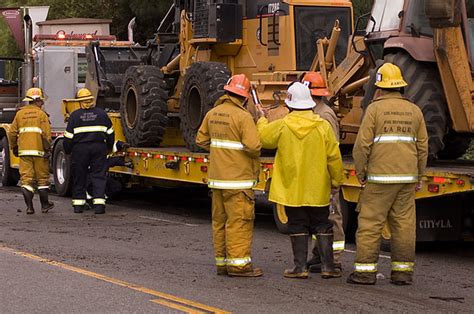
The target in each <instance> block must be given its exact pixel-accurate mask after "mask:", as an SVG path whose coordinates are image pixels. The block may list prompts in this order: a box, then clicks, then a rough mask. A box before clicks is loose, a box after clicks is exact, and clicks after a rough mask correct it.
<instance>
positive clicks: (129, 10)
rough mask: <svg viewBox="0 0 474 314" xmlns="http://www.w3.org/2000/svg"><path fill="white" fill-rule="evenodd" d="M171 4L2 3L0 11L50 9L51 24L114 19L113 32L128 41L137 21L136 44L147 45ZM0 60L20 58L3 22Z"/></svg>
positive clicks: (135, 0)
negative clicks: (76, 19) (65, 20)
mask: <svg viewBox="0 0 474 314" xmlns="http://www.w3.org/2000/svg"><path fill="white" fill-rule="evenodd" d="M171 2H172V0H160V1H147V0H0V7H7V8H8V7H11V8H14V7H19V6H25V5H30V6H32V5H48V6H50V10H49V15H48V20H53V19H63V18H70V17H84V18H102V19H111V20H112V24H111V27H110V32H111V33H112V34H114V35H116V36H117V37H118V38H119V39H122V40H125V39H127V25H128V22H129V21H130V20H131V19H132V18H133V17H137V26H136V29H135V41H137V42H140V43H142V44H143V43H145V41H146V40H147V39H150V38H152V37H153V33H154V32H155V30H156V28H157V27H158V25H159V23H160V21H161V19H162V17H163V16H164V14H165V13H166V11H167V10H168V8H169V6H170V4H171ZM0 43H1V44H0V56H21V52H20V51H19V50H18V48H17V47H16V44H15V42H14V40H13V38H12V36H11V33H10V31H9V29H8V26H7V25H6V24H5V23H4V21H3V20H2V19H0Z"/></svg>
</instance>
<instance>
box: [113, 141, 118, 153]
mask: <svg viewBox="0 0 474 314" xmlns="http://www.w3.org/2000/svg"><path fill="white" fill-rule="evenodd" d="M117 143H118V141H115V142H114V146H113V147H112V153H116V152H118V148H117Z"/></svg>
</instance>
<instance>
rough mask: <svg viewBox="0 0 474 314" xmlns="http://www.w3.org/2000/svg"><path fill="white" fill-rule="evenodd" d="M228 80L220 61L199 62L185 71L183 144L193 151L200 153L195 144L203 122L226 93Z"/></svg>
mask: <svg viewBox="0 0 474 314" xmlns="http://www.w3.org/2000/svg"><path fill="white" fill-rule="evenodd" d="M229 77H230V71H229V69H228V68H227V66H226V65H225V64H223V63H220V62H196V63H193V64H192V65H191V66H190V67H189V69H188V70H187V71H186V77H185V79H184V85H183V89H182V92H181V97H180V99H179V110H180V118H181V131H182V132H183V137H184V141H185V143H186V147H187V148H189V149H190V150H191V151H193V152H197V151H199V147H198V146H197V145H196V143H195V141H196V134H197V131H198V129H199V127H200V126H201V123H202V120H203V119H204V116H205V115H206V113H207V112H208V111H209V110H210V109H211V108H212V107H213V106H214V103H215V102H216V100H217V99H219V97H221V96H222V95H223V94H224V85H225V84H226V83H227V81H228V80H229Z"/></svg>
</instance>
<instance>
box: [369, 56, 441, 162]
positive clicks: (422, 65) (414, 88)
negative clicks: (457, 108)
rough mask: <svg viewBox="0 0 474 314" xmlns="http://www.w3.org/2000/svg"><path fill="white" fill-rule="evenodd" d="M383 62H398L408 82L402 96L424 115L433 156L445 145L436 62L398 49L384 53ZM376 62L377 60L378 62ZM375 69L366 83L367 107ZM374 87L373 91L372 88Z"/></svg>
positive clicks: (439, 81)
mask: <svg viewBox="0 0 474 314" xmlns="http://www.w3.org/2000/svg"><path fill="white" fill-rule="evenodd" d="M384 60H385V62H391V63H393V64H395V65H397V66H398V67H399V68H400V69H401V71H402V74H403V77H404V79H405V81H406V82H407V83H408V86H407V87H405V92H404V97H406V98H407V99H409V100H410V101H412V102H413V103H415V104H416V105H417V106H418V107H420V109H421V111H422V112H423V116H424V117H425V123H426V128H427V130H428V135H429V141H428V145H429V155H428V156H429V159H431V160H434V159H436V158H437V157H438V153H439V152H441V151H442V150H443V148H444V142H443V139H444V137H445V135H446V134H447V130H448V122H449V119H448V116H449V114H448V108H447V105H446V100H445V98H444V94H443V86H442V84H441V80H440V77H439V72H438V69H437V68H436V65H435V64H432V63H428V62H419V61H416V60H415V59H413V58H412V57H411V56H410V55H409V54H408V53H406V52H404V51H399V52H397V53H391V54H387V55H386V56H385V58H384ZM378 64H379V63H378ZM375 73H376V71H375V70H372V71H371V77H370V80H369V82H367V83H366V85H367V86H366V87H365V88H364V89H365V90H366V93H365V94H364V99H363V101H362V104H363V107H364V106H365V107H364V108H366V107H367V106H368V104H369V103H370V102H371V101H372V99H373V97H374V92H375V87H373V84H374V83H375ZM372 91H374V92H372Z"/></svg>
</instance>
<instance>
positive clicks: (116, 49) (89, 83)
mask: <svg viewBox="0 0 474 314" xmlns="http://www.w3.org/2000/svg"><path fill="white" fill-rule="evenodd" d="M146 54H147V48H146V47H143V46H134V45H133V43H131V42H115V44H114V45H112V44H108V45H106V46H104V45H103V43H101V42H91V44H90V45H89V46H88V47H86V57H87V75H86V87H87V88H89V90H90V91H91V92H92V94H93V95H94V97H96V101H97V107H100V108H103V109H106V110H108V111H118V110H120V93H121V88H122V80H123V77H124V74H125V72H126V71H127V69H128V68H129V67H131V66H134V65H140V64H143V63H145V58H146Z"/></svg>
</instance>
